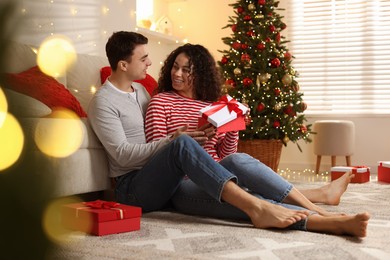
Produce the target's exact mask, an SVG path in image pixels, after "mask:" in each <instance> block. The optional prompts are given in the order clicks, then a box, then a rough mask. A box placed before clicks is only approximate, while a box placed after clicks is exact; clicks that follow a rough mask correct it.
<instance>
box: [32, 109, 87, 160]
mask: <svg viewBox="0 0 390 260" xmlns="http://www.w3.org/2000/svg"><path fill="white" fill-rule="evenodd" d="M84 131H85V130H84V127H83V123H82V122H81V120H80V118H79V117H78V116H77V115H76V113H74V112H73V111H70V110H67V109H55V110H53V113H52V114H51V116H50V118H40V120H39V122H38V123H37V126H36V128H35V133H34V140H35V143H36V144H37V146H38V148H39V150H41V151H42V152H43V153H44V154H46V155H49V156H52V157H56V158H62V157H67V156H69V155H71V154H73V153H74V152H75V151H77V150H78V149H79V148H80V145H81V143H82V141H83V136H84Z"/></svg>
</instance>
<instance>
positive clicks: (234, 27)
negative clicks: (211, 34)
mask: <svg viewBox="0 0 390 260" xmlns="http://www.w3.org/2000/svg"><path fill="white" fill-rule="evenodd" d="M231 29H232V31H233V32H236V31H237V24H233V25H232V26H231Z"/></svg>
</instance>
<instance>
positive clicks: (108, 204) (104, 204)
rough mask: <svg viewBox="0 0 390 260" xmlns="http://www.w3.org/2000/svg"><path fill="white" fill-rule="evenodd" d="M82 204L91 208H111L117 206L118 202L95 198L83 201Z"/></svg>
mask: <svg viewBox="0 0 390 260" xmlns="http://www.w3.org/2000/svg"><path fill="white" fill-rule="evenodd" d="M84 205H86V206H88V207H91V208H93V209H112V208H116V207H118V206H119V205H120V204H119V203H117V202H114V201H104V200H95V201H89V202H84Z"/></svg>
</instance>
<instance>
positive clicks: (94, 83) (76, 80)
mask: <svg viewBox="0 0 390 260" xmlns="http://www.w3.org/2000/svg"><path fill="white" fill-rule="evenodd" d="M107 64H108V60H107V58H105V57H100V56H93V55H88V54H78V55H77V60H76V62H75V64H73V66H72V67H70V68H69V69H68V71H67V73H66V82H67V87H68V89H69V90H70V91H71V92H72V94H73V95H74V96H75V97H76V98H77V100H78V101H79V102H80V104H81V106H82V107H83V109H84V110H85V111H87V110H88V104H89V101H90V100H91V99H92V97H93V95H94V94H95V92H96V90H98V89H99V88H100V87H101V83H100V71H99V70H100V68H101V67H104V66H107Z"/></svg>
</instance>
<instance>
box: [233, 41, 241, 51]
mask: <svg viewBox="0 0 390 260" xmlns="http://www.w3.org/2000/svg"><path fill="white" fill-rule="evenodd" d="M232 48H233V49H235V50H239V49H241V43H239V42H233V44H232Z"/></svg>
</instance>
